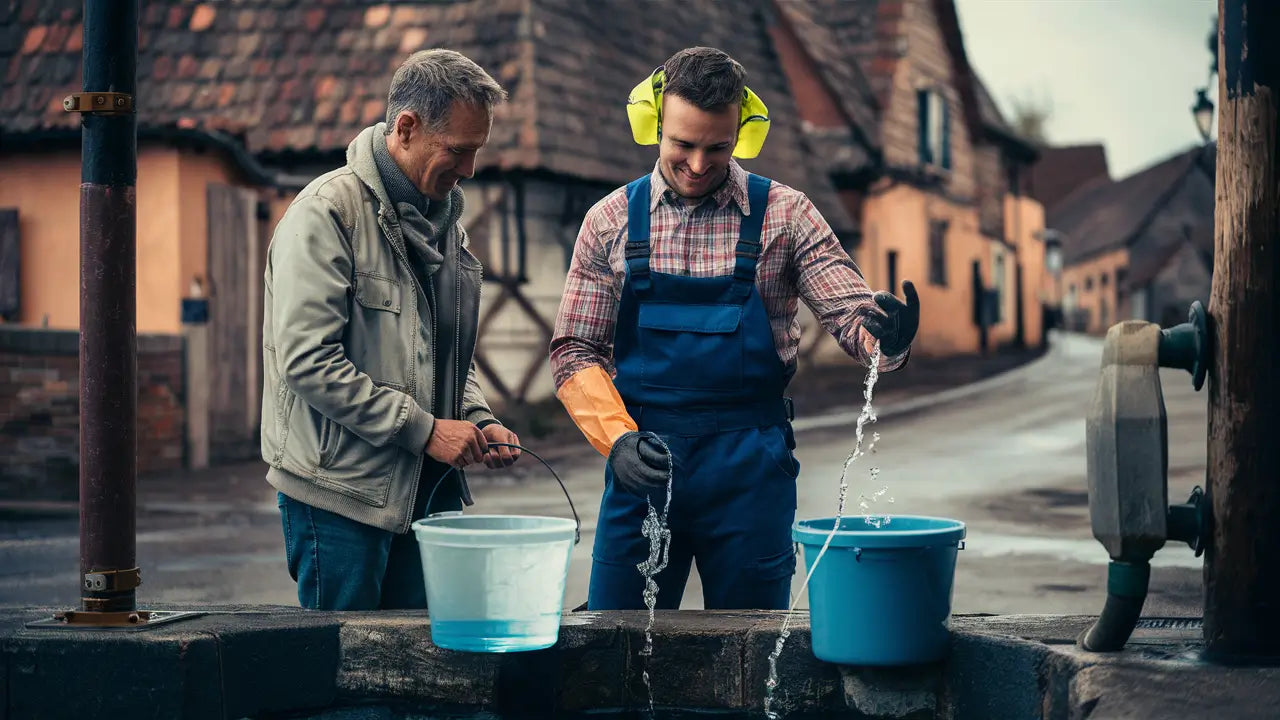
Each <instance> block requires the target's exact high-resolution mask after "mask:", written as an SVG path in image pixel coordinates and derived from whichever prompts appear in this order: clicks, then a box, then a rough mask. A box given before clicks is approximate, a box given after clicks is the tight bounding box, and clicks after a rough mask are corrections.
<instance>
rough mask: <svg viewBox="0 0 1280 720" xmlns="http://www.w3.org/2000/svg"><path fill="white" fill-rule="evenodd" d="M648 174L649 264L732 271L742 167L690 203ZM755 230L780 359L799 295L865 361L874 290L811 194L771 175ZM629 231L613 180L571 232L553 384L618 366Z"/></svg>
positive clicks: (898, 361) (885, 365) (743, 205)
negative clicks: (616, 333)
mask: <svg viewBox="0 0 1280 720" xmlns="http://www.w3.org/2000/svg"><path fill="white" fill-rule="evenodd" d="M651 177H652V181H651V182H652V193H651V195H650V202H649V223H650V227H649V235H650V248H651V249H650V260H649V266H650V268H651V269H652V270H653V271H654V272H661V273H668V274H672V275H685V276H691V277H713V276H721V275H729V274H732V273H733V264H734V246H735V245H736V244H737V242H738V226H739V225H740V224H741V222H742V217H743V214H744V213H748V212H753V211H754V209H753V208H749V207H748V201H747V173H746V171H745V170H743V169H742V167H741V166H740V165H738V163H737V162H730V163H729V177H728V179H727V181H726V182H725V183H724V185H722V186H721V187H720V189H719V190H717V191H716V192H715V193H713V194H712V195H711V197H710V198H708V199H706V200H704V201H703V202H701V203H699V204H697V205H696V206H691V205H690V204H689V203H687V202H686V201H685V200H684V199H682V198H681V197H679V196H678V195H676V193H675V191H673V190H671V188H670V187H669V186H668V185H667V182H666V180H664V179H663V177H662V173H661V172H659V171H658V167H657V165H655V166H654V170H653V174H652V176H651ZM760 235H761V237H760V240H761V242H762V244H763V248H762V249H761V251H760V259H759V263H758V264H757V267H756V288H757V289H758V290H759V292H760V297H761V299H762V300H763V301H764V308H765V312H766V313H767V314H768V316H769V324H770V326H771V328H772V330H773V340H774V344H775V346H776V347H777V349H778V357H779V358H781V359H782V362H783V363H784V364H785V365H786V366H787V367H792V366H794V364H795V362H796V356H797V354H798V352H799V347H800V323H799V321H797V319H796V311H797V308H798V303H797V301H798V300H799V299H801V298H803V299H804V301H805V304H806V305H808V306H809V309H811V310H812V311H813V313H814V315H815V316H817V318H818V320H819V322H820V323H821V324H822V327H823V328H824V329H825V330H826V331H827V332H829V333H831V335H832V336H833V337H835V338H836V340H837V341H838V342H839V343H840V346H841V347H842V348H844V351H845V352H846V353H848V354H849V355H851V356H853V357H854V358H856V359H858V360H859V361H860V362H862V363H863V364H864V365H866V364H869V363H870V359H871V349H872V348H874V346H875V339H874V338H872V337H871V335H870V333H867V332H865V331H863V330H862V320H861V315H860V311H863V310H865V309H866V308H869V307H875V305H874V303H873V301H872V299H871V295H872V292H871V289H870V288H868V287H867V283H866V281H865V280H863V278H862V274H861V272H860V271H859V270H858V267H857V266H856V265H854V263H853V260H852V259H850V257H849V255H848V253H846V252H845V251H844V248H842V247H841V246H840V241H839V240H838V239H837V238H836V236H835V233H834V232H832V230H831V227H830V226H829V225H828V224H827V221H826V220H825V219H824V218H823V217H822V215H821V214H819V213H818V210H817V208H815V207H814V206H813V203H812V202H810V201H809V198H808V197H806V196H805V195H804V194H803V193H801V192H799V191H797V190H795V189H793V188H790V187H787V186H786V185H782V184H781V183H777V182H774V183H773V184H772V186H771V187H770V189H769V202H768V206H767V207H766V208H765V219H764V229H763V230H762V231H761V234H760ZM626 237H627V193H626V188H619V189H617V190H615V191H613V192H612V193H610V194H609V195H608V196H606V197H605V198H604V199H603V200H601V201H600V202H598V203H596V205H595V207H593V208H591V210H590V211H589V212H588V213H587V216H586V218H585V220H584V221H583V223H582V230H581V232H579V233H578V240H577V243H576V245H575V246H574V251H573V261H572V262H571V263H570V266H569V277H568V280H567V282H566V284H565V289H564V298H563V299H562V300H561V303H560V312H559V313H558V315H557V316H556V327H555V335H554V336H553V338H552V340H551V368H552V373H553V375H554V378H555V384H556V387H557V388H559V387H560V385H561V384H563V383H564V381H565V380H567V379H569V377H571V376H572V375H574V374H575V373H577V372H578V371H580V370H582V369H584V368H586V367H589V366H591V365H599V366H601V367H603V368H604V369H605V370H606V371H607V372H609V373H610V374H611V375H612V374H614V372H615V371H614V367H613V326H614V320H615V318H616V317H617V312H618V303H619V300H620V299H621V297H622V287H623V283H624V282H625V281H626V277H627V264H626V261H625V259H624V257H623V252H624V245H625V244H626ZM906 357H907V352H906V351H904V352H903V353H902V355H899V356H897V357H892V358H881V362H880V367H881V369H882V370H885V371H888V370H894V369H896V368H898V367H899V366H901V365H902V363H903V362H905V360H906Z"/></svg>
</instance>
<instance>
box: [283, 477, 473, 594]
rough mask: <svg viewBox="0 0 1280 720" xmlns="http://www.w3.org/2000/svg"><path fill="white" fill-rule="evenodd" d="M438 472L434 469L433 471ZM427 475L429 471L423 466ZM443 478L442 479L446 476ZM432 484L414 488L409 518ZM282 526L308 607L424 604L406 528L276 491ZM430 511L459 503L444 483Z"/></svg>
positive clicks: (418, 511) (414, 546) (418, 513)
mask: <svg viewBox="0 0 1280 720" xmlns="http://www.w3.org/2000/svg"><path fill="white" fill-rule="evenodd" d="M437 474H438V473H437ZM428 476H432V475H431V472H428ZM446 483H447V481H446ZM430 492H431V485H430V484H426V483H424V485H423V487H421V488H419V491H418V500H417V505H418V507H416V508H415V512H414V516H413V517H414V518H415V519H418V518H422V517H425V516H426V515H427V513H426V512H424V506H425V505H426V502H427V496H428V495H429V494H430ZM276 504H277V505H278V506H279V508H280V521H281V524H282V525H283V528H284V546H285V557H286V559H287V560H288V564H289V576H290V577H292V578H293V579H294V581H296V582H297V584H298V603H299V604H300V605H301V606H302V607H304V608H310V609H313V610H392V609H422V608H425V607H427V591H426V584H425V583H424V581H423V579H422V561H421V560H420V558H419V555H418V542H417V539H416V538H415V537H414V535H413V531H412V530H410V531H409V532H407V533H404V534H400V533H392V532H387V531H386V530H381V529H379V528H376V527H373V526H371V525H365V524H363V523H359V522H356V521H355V520H350V519H348V518H345V517H342V516H341V515H337V514H334V513H331V512H329V511H327V510H321V509H320V508H317V507H313V506H311V505H307V504H306V503H303V502H299V501H297V500H294V499H293V498H291V497H288V496H286V495H284V494H282V493H276ZM432 506H433V507H432V509H431V512H433V513H435V512H442V511H446V510H460V509H462V501H461V500H460V499H459V497H458V495H457V493H456V492H454V491H452V489H451V488H450V487H449V486H448V484H446V485H445V486H443V487H441V488H440V491H439V492H437V493H436V497H435V499H434V500H433V501H432Z"/></svg>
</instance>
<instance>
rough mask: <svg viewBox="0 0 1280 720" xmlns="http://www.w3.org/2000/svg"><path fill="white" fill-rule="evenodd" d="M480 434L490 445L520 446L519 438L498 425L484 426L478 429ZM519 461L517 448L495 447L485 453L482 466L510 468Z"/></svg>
mask: <svg viewBox="0 0 1280 720" xmlns="http://www.w3.org/2000/svg"><path fill="white" fill-rule="evenodd" d="M480 432H481V433H483V434H484V437H485V439H486V440H488V441H489V442H491V443H505V444H507V445H519V444H520V438H518V437H516V434H515V433H513V432H511V431H510V430H508V429H506V428H504V427H502V425H500V424H498V423H492V424H490V425H485V426H484V427H483V428H481V429H480ZM519 459H520V450H519V448H509V447H496V448H491V449H490V450H489V452H487V453H485V455H484V464H485V467H490V468H503V467H511V465H513V464H514V463H515V461H517V460H519Z"/></svg>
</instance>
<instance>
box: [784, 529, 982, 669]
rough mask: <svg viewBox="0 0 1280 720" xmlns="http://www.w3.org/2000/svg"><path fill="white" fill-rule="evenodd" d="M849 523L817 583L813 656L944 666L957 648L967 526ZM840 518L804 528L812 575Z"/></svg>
mask: <svg viewBox="0 0 1280 720" xmlns="http://www.w3.org/2000/svg"><path fill="white" fill-rule="evenodd" d="M872 517H876V518H880V517H887V518H888V519H889V522H888V523H885V524H883V525H882V526H881V527H879V528H877V527H875V526H874V525H870V524H868V523H867V521H866V520H867V516H862V515H855V516H853V517H847V518H843V519H842V520H841V521H840V529H839V530H837V531H836V534H835V536H834V537H833V538H832V539H831V545H830V547H828V548H827V552H826V555H824V556H823V558H822V562H820V563H819V564H818V569H817V571H816V572H814V573H813V577H812V578H811V579H810V580H809V623H810V628H811V631H812V634H813V654H814V655H815V656H816V657H817V658H818V659H819V660H823V661H826V662H830V663H836V664H840V665H918V664H923V663H931V662H937V661H938V660H941V659H942V658H943V657H944V656H945V655H946V652H947V645H948V643H949V641H950V634H951V631H950V620H951V590H952V586H953V585H954V581H955V572H956V552H957V550H959V548H960V546H961V545H962V542H961V541H962V540H963V539H964V535H965V526H964V523H962V522H960V521H959V520H949V519H947V518H935V517H921V516H915V515H890V516H872ZM834 525H835V518H819V519H816V520H801V521H798V522H796V524H795V525H794V526H793V527H792V529H791V537H792V538H793V539H794V540H795V541H796V542H798V543H800V544H801V545H802V546H803V548H804V563H805V572H806V573H808V572H810V571H811V570H812V568H813V563H814V561H815V560H817V558H818V553H819V552H820V551H821V550H822V544H823V543H824V542H826V539H827V535H829V534H830V533H831V528H832V527H834Z"/></svg>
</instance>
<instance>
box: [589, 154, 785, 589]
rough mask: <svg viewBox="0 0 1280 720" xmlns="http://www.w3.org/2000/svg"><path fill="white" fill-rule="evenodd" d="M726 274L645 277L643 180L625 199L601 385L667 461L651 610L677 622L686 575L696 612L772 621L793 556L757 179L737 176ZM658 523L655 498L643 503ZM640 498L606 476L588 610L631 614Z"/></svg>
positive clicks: (646, 200) (762, 197) (642, 510)
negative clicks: (617, 292) (694, 589)
mask: <svg viewBox="0 0 1280 720" xmlns="http://www.w3.org/2000/svg"><path fill="white" fill-rule="evenodd" d="M748 177H749V181H748V185H747V187H748V192H747V197H748V204H749V206H750V207H749V211H750V213H751V214H750V215H747V216H744V217H743V219H742V223H741V228H740V230H739V233H738V244H737V247H736V259H735V262H734V269H733V274H731V275H727V276H721V277H708V278H694V277H684V276H680V275H671V274H665V273H658V272H652V271H650V269H649V250H650V245H649V207H650V180H649V176H645V177H643V178H640V179H638V180H636V181H634V182H632V183H630V184H629V185H628V186H627V204H628V228H629V229H628V237H627V245H626V263H627V279H626V283H625V284H624V286H623V291H622V299H621V303H620V306H619V308H618V318H617V326H616V329H615V336H614V350H613V357H614V364H615V366H616V368H617V376H616V378H615V380H614V383H615V385H616V386H617V388H618V392H619V394H620V395H621V396H622V399H623V401H624V402H625V403H626V405H627V410H628V412H629V413H630V414H631V417H632V418H634V419H635V420H636V422H637V424H638V425H639V427H640V429H641V430H649V431H652V432H654V433H656V434H657V435H658V436H659V437H661V438H662V439H663V440H664V441H665V442H666V443H667V445H668V446H669V447H670V449H671V454H672V459H673V461H674V467H675V470H674V482H673V487H674V491H673V495H672V500H671V509H670V514H669V515H668V518H667V520H668V526H669V528H670V530H671V549H670V561H669V564H668V565H667V568H666V570H664V571H663V572H662V573H660V574H659V575H658V576H657V577H656V578H655V580H656V581H657V583H658V607H659V608H666V609H676V608H679V606H680V599H681V597H682V596H683V594H684V586H685V582H686V581H687V580H688V577H689V569H690V565H691V563H692V562H693V561H694V560H696V561H697V563H698V574H699V576H700V577H701V579H702V587H703V598H704V600H705V607H706V608H708V609H785V608H786V607H787V605H788V603H789V600H790V587H791V576H792V575H793V574H794V572H795V552H794V549H793V545H792V541H791V525H792V523H793V522H794V520H795V509H796V482H795V481H796V476H797V474H798V472H799V463H798V462H797V461H796V459H795V457H794V455H793V454H792V452H791V450H792V449H793V448H794V447H795V442H794V439H793V436H792V433H791V425H790V422H789V421H790V419H791V417H790V412H789V404H788V403H787V401H785V400H784V398H783V391H784V390H785V388H786V386H787V383H788V382H789V381H790V373H789V372H788V371H787V369H786V367H785V366H784V365H783V363H782V361H781V360H780V359H779V358H778V351H777V349H776V347H775V345H774V340H773V332H772V330H771V329H770V325H769V318H768V315H767V314H766V312H765V308H764V302H763V301H762V300H761V298H760V294H759V292H758V291H757V290H756V284H755V277H756V262H757V260H758V258H759V255H760V249H761V243H760V231H761V227H762V225H763V223H764V214H765V206H766V204H767V202H768V197H769V184H770V181H769V180H768V179H767V178H763V177H759V176H756V175H749V176H748ZM651 499H652V501H653V504H654V506H655V507H656V508H657V509H658V510H659V512H660V511H661V510H662V506H663V504H664V503H665V502H666V490H665V488H663V489H661V490H657V491H654V492H653V493H652V495H651ZM647 512H648V505H647V502H646V498H645V497H642V496H639V495H636V494H634V493H631V492H628V491H626V490H623V489H620V488H618V487H616V486H615V485H614V482H613V471H612V469H611V468H608V467H607V466H606V470H605V490H604V498H603V499H602V501H601V504H600V517H599V521H598V524H597V527H596V537H595V546H594V549H593V552H592V557H593V562H592V566H591V584H590V589H589V594H588V600H587V605H588V607H589V608H590V609H592V610H611V609H640V608H643V607H644V602H643V597H642V591H643V588H644V578H643V576H642V575H641V574H640V571H639V570H638V569H637V568H636V565H637V564H638V563H640V562H643V561H644V560H646V559H648V557H649V541H648V540H647V539H646V538H645V537H643V536H642V535H641V534H640V527H641V523H642V521H643V520H644V517H645V515H646V514H647Z"/></svg>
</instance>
